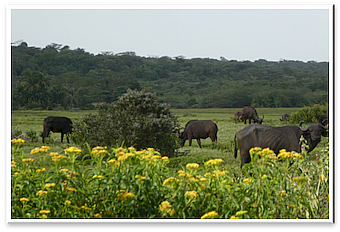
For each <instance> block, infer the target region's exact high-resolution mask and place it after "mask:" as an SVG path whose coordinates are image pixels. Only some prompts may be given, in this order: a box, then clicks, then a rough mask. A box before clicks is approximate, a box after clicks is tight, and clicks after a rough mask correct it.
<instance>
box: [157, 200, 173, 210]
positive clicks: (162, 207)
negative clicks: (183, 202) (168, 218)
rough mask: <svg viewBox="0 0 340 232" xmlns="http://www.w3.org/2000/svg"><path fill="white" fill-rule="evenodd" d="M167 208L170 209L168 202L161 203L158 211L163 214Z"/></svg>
mask: <svg viewBox="0 0 340 232" xmlns="http://www.w3.org/2000/svg"><path fill="white" fill-rule="evenodd" d="M167 208H171V205H170V203H169V202H168V201H163V202H162V203H161V205H160V206H159V209H160V210H161V211H162V212H163V211H164V210H166V209H167Z"/></svg>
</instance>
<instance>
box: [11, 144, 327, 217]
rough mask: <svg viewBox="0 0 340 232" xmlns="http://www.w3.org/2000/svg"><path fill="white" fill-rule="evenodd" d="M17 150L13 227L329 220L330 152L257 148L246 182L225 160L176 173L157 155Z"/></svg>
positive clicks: (122, 150)
mask: <svg viewBox="0 0 340 232" xmlns="http://www.w3.org/2000/svg"><path fill="white" fill-rule="evenodd" d="M11 142H12V156H11V157H12V162H11V202H12V207H11V212H12V215H11V218H12V219H18V218H41V219H44V218H181V219H185V218H203V219H204V218H221V219H296V218H306V219H318V218H320V219H327V218H329V208H328V206H329V199H328V196H329V195H328V194H329V192H328V191H329V173H328V167H329V162H328V155H329V151H328V149H326V150H324V151H322V153H321V154H320V155H319V157H318V159H317V160H310V158H309V156H308V155H306V154H307V153H306V152H302V153H301V154H297V153H293V152H292V153H290V152H286V151H285V150H281V151H280V154H278V155H277V156H276V155H275V154H273V151H271V150H269V149H268V148H266V149H261V148H254V149H252V150H251V152H250V153H251V156H252V161H251V163H249V164H246V165H245V166H244V169H243V172H244V174H243V175H242V176H231V175H230V174H229V172H228V170H225V169H223V168H221V167H222V164H223V160H222V159H211V160H209V161H207V162H205V164H204V165H202V166H200V165H199V164H197V163H188V164H186V165H185V164H183V165H185V166H183V169H182V170H179V171H178V172H177V173H173V172H170V170H169V169H168V168H167V164H168V163H169V162H170V159H169V158H168V157H166V156H162V155H161V154H160V153H159V152H157V151H155V150H154V149H153V148H148V149H144V150H140V151H137V150H136V149H135V148H133V147H129V148H122V147H120V148H116V149H112V152H109V151H108V150H107V148H105V147H95V148H92V149H91V148H88V153H87V152H84V151H81V150H80V149H79V148H76V147H69V148H67V149H65V150H64V151H65V155H61V154H58V153H56V152H50V153H49V150H50V148H49V147H46V146H43V147H41V148H34V149H32V151H31V152H30V155H26V154H24V153H23V152H22V151H21V150H20V145H21V143H23V142H24V141H23V140H21V139H18V140H17V139H15V140H12V141H11ZM304 146H305V145H304ZM48 153H49V154H48ZM81 153H85V154H86V155H85V156H84V157H83V159H81V160H79V159H77V157H78V156H79V155H80V154H81ZM259 156H261V159H259ZM87 157H91V159H87ZM106 157H107V158H106ZM292 161H293V162H292Z"/></svg>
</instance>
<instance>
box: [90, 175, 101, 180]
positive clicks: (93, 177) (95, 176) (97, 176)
mask: <svg viewBox="0 0 340 232" xmlns="http://www.w3.org/2000/svg"><path fill="white" fill-rule="evenodd" d="M95 178H98V179H103V178H104V176H102V175H94V176H92V179H95Z"/></svg>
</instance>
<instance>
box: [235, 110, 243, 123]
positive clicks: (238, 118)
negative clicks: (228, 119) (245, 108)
mask: <svg viewBox="0 0 340 232" xmlns="http://www.w3.org/2000/svg"><path fill="white" fill-rule="evenodd" d="M241 116H242V113H241V112H240V111H237V112H236V113H235V114H234V118H235V119H236V120H237V121H238V122H240V121H241V120H240V117H241Z"/></svg>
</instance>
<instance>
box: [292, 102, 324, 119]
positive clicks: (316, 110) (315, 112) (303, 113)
mask: <svg viewBox="0 0 340 232" xmlns="http://www.w3.org/2000/svg"><path fill="white" fill-rule="evenodd" d="M320 115H328V104H327V103H326V104H324V105H320V104H316V105H314V106H312V107H309V106H305V107H303V108H301V109H300V110H298V111H297V112H295V113H293V114H291V115H290V117H289V118H287V121H288V122H290V123H299V122H300V121H305V122H309V123H317V122H318V118H319V116H320Z"/></svg>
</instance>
